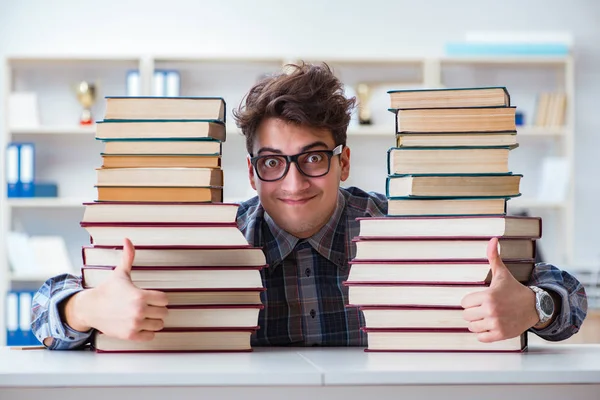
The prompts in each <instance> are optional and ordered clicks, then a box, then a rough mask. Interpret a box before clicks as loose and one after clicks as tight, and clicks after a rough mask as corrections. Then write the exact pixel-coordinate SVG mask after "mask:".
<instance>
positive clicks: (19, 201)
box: [7, 197, 91, 208]
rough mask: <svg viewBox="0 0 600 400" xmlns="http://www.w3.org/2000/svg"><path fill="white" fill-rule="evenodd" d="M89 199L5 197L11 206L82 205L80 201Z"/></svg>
mask: <svg viewBox="0 0 600 400" xmlns="http://www.w3.org/2000/svg"><path fill="white" fill-rule="evenodd" d="M90 201H91V200H90V199H81V198H76V197H38V198H35V197H33V198H32V197H29V198H28V197H22V198H18V197H17V198H9V199H7V203H8V205H9V207H13V208H19V207H22V208H42V207H54V208H59V207H63V208H64V207H83V204H82V203H85V202H90Z"/></svg>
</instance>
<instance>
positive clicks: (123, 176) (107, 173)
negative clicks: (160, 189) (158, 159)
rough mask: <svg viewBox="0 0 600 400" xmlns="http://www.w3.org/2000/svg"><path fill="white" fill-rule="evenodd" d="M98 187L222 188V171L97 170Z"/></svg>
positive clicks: (208, 169) (207, 169) (206, 169)
mask: <svg viewBox="0 0 600 400" xmlns="http://www.w3.org/2000/svg"><path fill="white" fill-rule="evenodd" d="M96 173H97V182H98V186H141V187H148V186H167V187H174V186H177V187H188V186H189V187H208V186H217V187H218V186H223V171H222V170H221V169H214V168H97V169H96Z"/></svg>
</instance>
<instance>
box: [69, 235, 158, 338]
mask: <svg viewBox="0 0 600 400" xmlns="http://www.w3.org/2000/svg"><path fill="white" fill-rule="evenodd" d="M134 256H135V249H134V248H133V244H132V243H131V241H130V240H129V239H125V241H124V243H123V258H122V260H121V264H120V265H118V266H117V267H116V268H115V269H114V270H113V272H112V274H111V276H110V278H109V279H108V280H107V281H105V282H103V283H102V284H100V285H98V287H96V288H93V289H86V290H83V291H81V292H79V293H77V294H75V295H74V296H72V297H71V298H70V299H68V300H67V303H66V304H65V308H64V317H65V319H66V323H67V324H68V325H69V326H70V327H71V328H73V329H75V330H77V331H80V332H85V331H88V330H90V329H91V328H94V329H97V330H99V331H100V332H102V333H104V334H106V335H108V336H112V337H115V338H119V339H127V340H139V341H147V340H152V339H153V338H154V332H155V331H158V330H161V329H162V328H163V326H164V322H163V320H164V318H165V317H166V315H167V307H166V306H167V302H168V301H167V296H166V294H165V293H163V292H159V291H156V290H143V289H139V288H138V287H136V286H135V285H134V284H133V282H132V281H131V266H132V264H133V259H134Z"/></svg>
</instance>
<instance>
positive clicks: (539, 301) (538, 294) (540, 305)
mask: <svg viewBox="0 0 600 400" xmlns="http://www.w3.org/2000/svg"><path fill="white" fill-rule="evenodd" d="M529 289H531V290H533V293H535V310H536V311H537V313H538V317H539V319H540V320H539V321H538V323H537V324H535V325H534V326H533V327H534V328H536V327H538V326H540V325H543V324H545V323H546V322H548V320H549V319H550V318H552V315H554V299H553V298H552V296H550V294H549V293H548V292H546V291H545V290H544V289H542V288H539V287H537V286H529Z"/></svg>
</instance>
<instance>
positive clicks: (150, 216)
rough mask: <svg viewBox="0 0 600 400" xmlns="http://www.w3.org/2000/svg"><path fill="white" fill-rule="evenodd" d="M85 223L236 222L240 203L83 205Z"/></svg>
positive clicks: (113, 203) (109, 203) (116, 203)
mask: <svg viewBox="0 0 600 400" xmlns="http://www.w3.org/2000/svg"><path fill="white" fill-rule="evenodd" d="M83 205H84V206H85V211H84V213H83V218H82V222H111V221H119V222H187V223H193V222H198V223H200V222H205V223H210V222H213V223H235V222H236V215H237V211H238V208H239V205H238V204H233V203H232V204H228V203H151V202H146V203H140V202H108V201H107V202H96V203H83Z"/></svg>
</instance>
